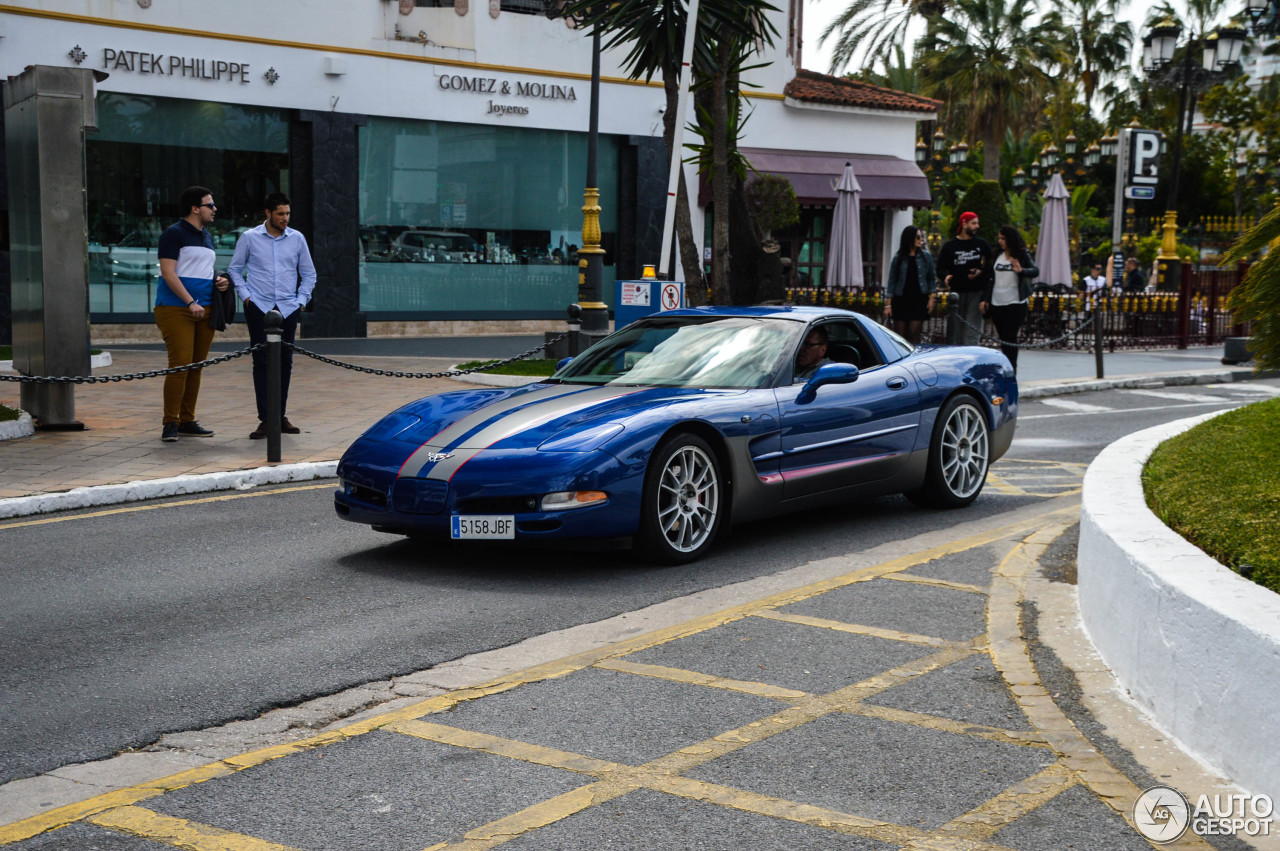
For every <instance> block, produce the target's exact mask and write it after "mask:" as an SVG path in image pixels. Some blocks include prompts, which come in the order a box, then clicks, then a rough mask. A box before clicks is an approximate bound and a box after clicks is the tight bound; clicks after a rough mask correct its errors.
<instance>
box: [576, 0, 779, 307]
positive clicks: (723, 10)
mask: <svg viewBox="0 0 1280 851" xmlns="http://www.w3.org/2000/svg"><path fill="white" fill-rule="evenodd" d="M775 11H777V9H776V8H775V7H774V6H772V5H771V4H769V3H768V2H766V0H701V2H700V5H699V7H698V22H697V26H698V29H697V33H696V38H695V42H694V60H693V76H694V79H695V80H707V81H713V82H712V86H713V92H714V93H715V94H714V95H713V97H714V104H715V107H714V109H713V110H712V116H711V118H712V123H713V125H714V127H713V133H714V134H715V138H716V139H724V140H728V141H727V142H726V144H730V145H733V146H735V147H736V141H737V137H736V135H734V130H735V129H736V126H739V125H737V124H736V122H735V121H734V119H733V118H732V117H731V116H736V113H735V112H734V111H733V110H730V109H729V106H728V100H729V99H730V98H736V97H739V94H738V92H737V90H736V78H737V71H738V70H740V69H741V67H742V64H741V59H742V57H744V56H747V55H750V54H751V53H752V52H754V51H756V50H760V49H763V48H764V47H767V46H771V45H772V44H773V36H775V35H776V34H777V30H776V29H775V28H774V26H773V24H772V23H771V22H770V21H769V19H768V18H767V17H766V15H767V13H769V12H775ZM560 14H562V15H564V16H572V17H575V18H577V19H578V20H579V21H581V25H582V26H584V27H590V28H594V29H598V30H599V31H600V34H601V49H602V50H609V49H612V48H615V47H620V48H625V49H626V50H627V54H626V56H625V57H624V58H623V61H622V65H623V67H624V68H626V69H627V73H628V74H629V75H630V76H631V79H633V80H634V79H639V78H641V77H643V78H644V79H645V80H646V81H649V80H652V79H653V76H654V74H661V75H662V84H663V89H664V91H665V92H666V96H667V109H666V112H665V113H663V139H664V141H665V142H666V145H667V154H668V156H677V155H678V152H673V151H672V148H673V146H674V144H675V121H676V112H677V110H676V107H677V106H678V103H679V97H680V63H681V61H682V59H683V56H682V53H683V46H684V33H685V27H686V26H687V23H688V9H687V8H686V5H685V3H684V2H682V0H617V2H613V3H601V2H599V0H569V2H567V3H565V4H564V7H563V9H562V10H561V12H560ZM734 63H736V64H734ZM730 64H733V70H732V71H730V70H728V66H729V65H730ZM731 124H733V125H735V126H730V125H731ZM720 156H727V155H726V154H724V153H723V152H722V153H721V155H720ZM726 171H727V169H726ZM718 183H723V181H720V182H718ZM713 184H717V182H716V181H713ZM713 196H714V199H715V200H714V202H713V203H714V204H715V209H716V211H717V212H716V217H715V222H716V223H717V224H718V223H719V222H720V220H721V219H722V218H725V217H724V216H722V214H721V213H722V211H725V210H727V209H728V208H729V195H728V188H727V185H713ZM688 197H689V196H688V192H687V191H686V188H685V180H684V172H683V170H682V171H681V173H680V191H679V193H678V197H677V201H676V232H677V235H678V241H679V243H680V261H681V265H683V267H684V272H685V284H686V287H685V290H686V292H688V293H690V295H691V297H692V299H693V300H694V301H695V303H697V302H698V301H700V300H701V298H700V296H701V293H703V292H705V290H706V286H705V284H704V283H703V281H702V258H701V254H702V252H701V251H700V250H699V247H698V245H697V243H695V242H694V240H693V227H692V218H691V215H690V211H689V201H688ZM725 242H726V247H725V251H724V258H723V262H724V264H725V270H726V271H725V272H724V274H723V275H717V279H720V278H723V279H724V280H726V281H727V280H728V277H729V276H728V272H727V268H728V266H727V264H728V260H729V257H728V248H727V239H726V240H725ZM720 261H721V258H720V257H719V252H716V256H715V263H716V266H715V268H716V270H717V272H718V271H719V270H720Z"/></svg>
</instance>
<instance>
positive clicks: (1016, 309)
mask: <svg viewBox="0 0 1280 851" xmlns="http://www.w3.org/2000/svg"><path fill="white" fill-rule="evenodd" d="M987 315H988V316H990V317H991V321H992V323H993V324H994V325H995V326H996V336H997V337H999V338H1000V351H1002V352H1004V356H1005V357H1007V358H1008V359H1009V363H1011V364H1013V371H1014V372H1017V371H1018V347H1017V346H1016V345H1006V344H1012V343H1017V342H1018V331H1020V330H1021V329H1022V323H1023V322H1026V321H1027V306H1026V304H1024V303H1023V302H1018V303H1017V304H1002V305H1000V306H998V307H997V306H996V305H994V304H989V305H987Z"/></svg>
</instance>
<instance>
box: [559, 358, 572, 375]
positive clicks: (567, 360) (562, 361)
mask: <svg viewBox="0 0 1280 851" xmlns="http://www.w3.org/2000/svg"><path fill="white" fill-rule="evenodd" d="M572 360H573V358H560V360H558V361H556V372H559V371H560V370H562V369H564V368H565V367H566V366H568V365H569V363H570V361H572Z"/></svg>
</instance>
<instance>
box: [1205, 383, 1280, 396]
mask: <svg viewBox="0 0 1280 851" xmlns="http://www.w3.org/2000/svg"><path fill="white" fill-rule="evenodd" d="M1205 387H1210V388H1212V389H1214V390H1226V391H1227V392H1229V393H1249V394H1256V395H1259V396H1280V387H1273V386H1271V385H1270V384H1206V385H1205Z"/></svg>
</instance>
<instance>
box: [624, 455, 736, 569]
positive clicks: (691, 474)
mask: <svg viewBox="0 0 1280 851" xmlns="http://www.w3.org/2000/svg"><path fill="white" fill-rule="evenodd" d="M724 497H725V494H724V478H723V477H722V476H721V474H720V462H719V461H717V460H716V454H715V452H714V451H713V450H712V449H711V447H710V446H709V445H708V444H707V442H706V441H705V440H703V439H702V438H700V437H698V436H697V435H693V434H677V435H675V436H674V437H670V438H668V439H667V440H665V441H663V442H662V444H661V445H659V447H658V449H657V451H656V452H654V454H653V460H652V461H651V462H650V464H649V470H648V473H647V474H646V475H645V482H644V501H643V504H642V507H641V512H640V534H639V535H637V536H636V548H637V550H638V551H639V552H640V553H641V554H642V555H643V556H645V557H647V558H649V559H651V560H653V561H657V562H661V563H664V564H684V563H686V562H690V561H693V560H695V559H698V558H701V557H702V556H703V554H705V553H706V551H707V550H708V549H710V548H711V544H712V543H713V542H714V541H715V538H716V534H717V533H718V532H719V531H720V524H721V523H722V522H723V519H724Z"/></svg>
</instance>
